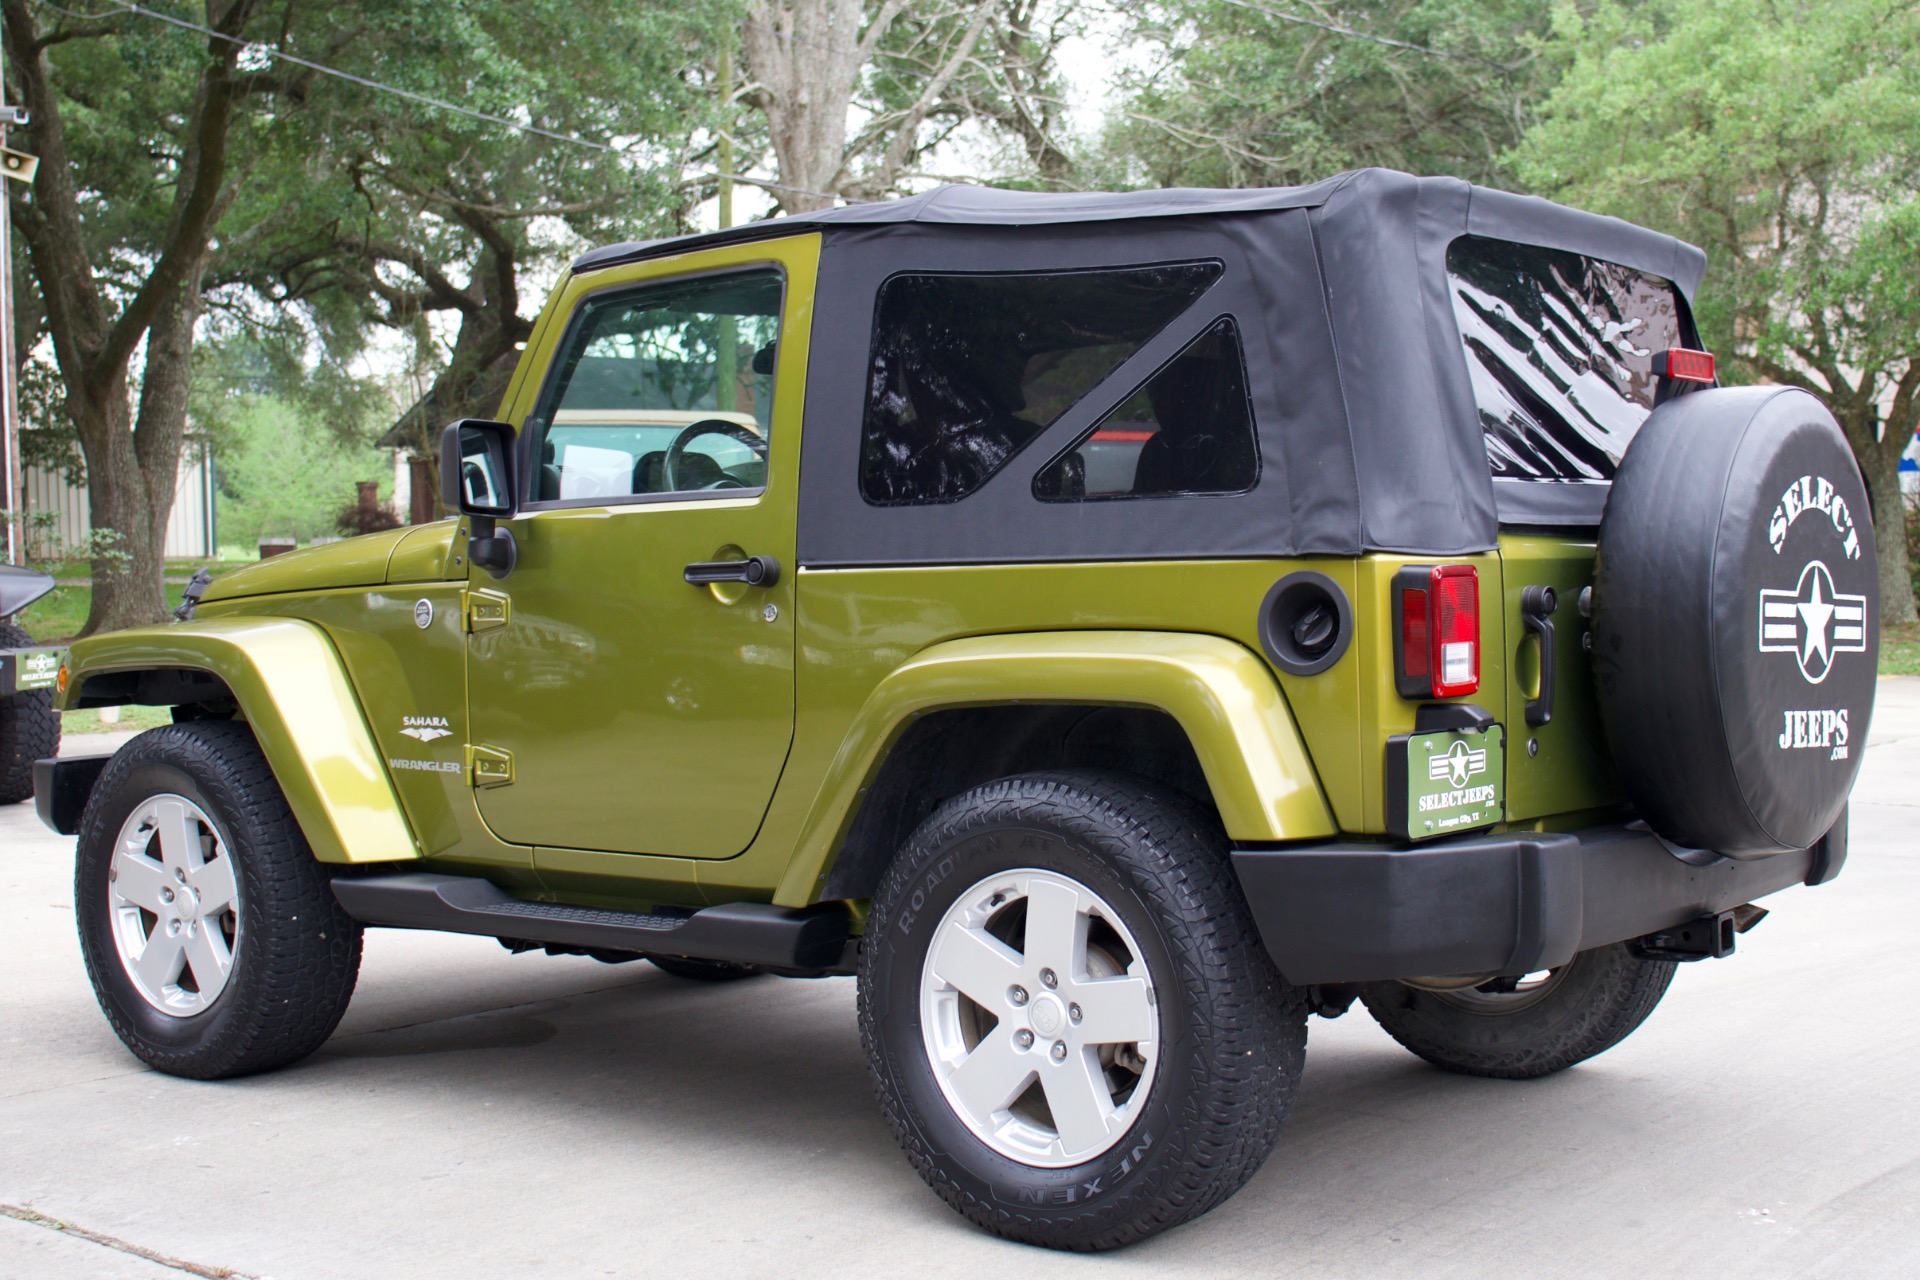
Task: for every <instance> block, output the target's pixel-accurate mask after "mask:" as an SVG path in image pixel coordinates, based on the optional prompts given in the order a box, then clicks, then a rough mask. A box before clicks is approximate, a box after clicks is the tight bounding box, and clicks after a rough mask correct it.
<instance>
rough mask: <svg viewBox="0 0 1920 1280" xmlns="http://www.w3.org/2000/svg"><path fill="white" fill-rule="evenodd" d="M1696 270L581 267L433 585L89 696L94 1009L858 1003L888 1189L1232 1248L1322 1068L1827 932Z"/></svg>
mask: <svg viewBox="0 0 1920 1280" xmlns="http://www.w3.org/2000/svg"><path fill="white" fill-rule="evenodd" d="M1703 267H1704V260H1703V257H1702V255H1701V254H1700V253H1699V251H1698V250H1696V249H1694V248H1692V247H1690V246H1688V245H1685V244H1682V243H1680V242H1677V241H1675V240H1673V239H1670V238H1668V237H1666V236H1663V235H1657V234H1654V233H1652V232H1649V231H1644V230H1641V229H1638V228H1636V227H1632V226H1629V225H1626V224H1624V223H1621V222H1618V221H1614V220H1611V219H1606V218H1599V217H1594V216H1590V215H1587V214H1583V213H1579V212H1576V211H1573V210H1569V209H1564V208H1560V207H1557V206H1554V205H1551V204H1547V203H1544V202H1542V201H1539V200H1533V199H1527V198H1521V197H1516V196H1512V195H1507V194H1502V193H1499V192H1494V191H1487V190H1481V189H1477V188H1474V187H1470V186H1468V185H1467V184H1465V183H1462V182H1458V181H1453V180H1449V179H1415V178H1411V177H1408V176H1406V175H1403V174H1397V173H1391V172H1384V171H1377V170H1375V171H1364V172H1357V173H1349V174H1345V175H1342V176H1339V177H1336V178H1333V179H1330V180H1328V181H1325V182H1322V183H1318V184H1316V185H1313V186H1308V187H1303V188H1299V189H1290V190H1268V191H1153V192H1138V193H1132V194H1123V195H1105V194H1093V195H1033V194H1020V193H1010V192H1001V191H990V190H977V189H968V188H953V187H948V188H942V189H940V190H937V191H934V192H931V193H929V194H926V195H922V196H918V197H915V198H912V199H907V200H900V201H895V202H891V203H885V204H872V205H859V206H854V207H851V208H844V209H835V210H831V211H827V212H822V213H817V214H809V215H804V216H799V217H791V218H783V219H779V220H777V221H769V222H762V223H756V224H753V225H751V226H745V227H737V228H734V229H731V230H727V231H722V232H718V233H714V234H708V235H697V236H690V237H685V238H681V239H677V240H670V241H663V242H654V243H645V244H627V245H619V246H615V247H611V248H606V249H601V250H597V251H595V252H592V253H589V254H587V255H585V256H584V257H582V258H581V259H579V260H578V261H577V262H576V263H575V264H574V267H573V269H572V271H571V273H570V274H569V275H568V276H567V277H566V278H565V279H564V280H563V281H562V282H561V284H560V286H559V288H558V289H557V290H556V291H555V293H554V295H553V298H552V300H551V301H550V302H549V303H548V304H547V307H546V310H545V311H544V313H543V314H542V315H541V317H540V319H539V321H538V323H537V326H536V328H535V330H534V334H533V337H532V339H531V340H530V341H529V343H528V344H527V350H526V353H525V356H524V357H523V358H522V360H521V362H520V365H519V369H518V372H517V373H516V374H515V376H514V380H513V382H512V384H511V386H510V387H509V389H508V391H507V392H506V395H505V400H504V403H503V405H502V407H501V410H500V416H501V421H498V422H493V421H475V420H468V421H462V422H457V423H455V424H453V425H452V426H450V427H448V428H447V432H446V436H445V441H444V444H443V449H442V460H443V473H444V474H443V477H442V483H443V488H444V497H445V501H446V503H447V506H448V508H449V509H457V510H458V511H459V513H460V514H459V516H458V518H457V519H451V520H446V521H442V522H440V523H438V524H433V525H428V526H424V527H418V528H410V529H401V530H395V531H393V532H391V533H385V534H376V535H373V536H370V537H364V538H359V539H356V540H353V541H351V542H347V543H343V544H340V545H337V546H330V547H326V548H323V549H317V550H311V551H306V552H302V553H299V554H294V555H287V556H284V557H280V558H277V559H275V560H272V561H270V562H267V563H264V564H261V565H259V566H257V567H253V568H249V569H247V570H245V571H242V572H237V573H233V574H230V575H228V576H226V577H223V578H221V579H220V580H219V581H218V582H217V583H215V584H213V585H212V586H211V587H206V588H204V591H203V592H202V593H200V598H199V600H198V604H197V610H196V611H194V612H193V613H192V617H191V619H190V620H189V621H186V622H183V623H181V624H180V625H174V626H168V627H160V628H151V629H145V630H139V631H131V632H124V633H120V634H115V635H109V636H103V637H97V638H94V639H90V640H85V641H82V642H79V643H77V644H75V645H73V647H72V650H71V653H70V654H69V655H68V656H67V658H66V660H65V664H64V666H63V668H62V670H61V675H60V692H59V695H58V697H59V699H60V705H61V706H63V707H69V708H71V707H97V706H105V705H110V704H115V703H127V702H131V703H142V704H149V705H157V706H171V707H172V708H173V709H174V711H173V715H174V720H175V723H174V724H173V725H171V726H169V727H165V728H161V729H156V730H153V731H151V732H149V733H146V734H144V735H142V736H141V737H139V738H137V739H135V740H133V741H132V742H130V743H129V744H128V745H126V746H125V747H123V748H122V749H121V750H120V751H119V752H118V753H117V754H115V755H113V756H112V757H111V758H110V759H92V760H88V759H65V760H59V761H46V762H43V763H41V764H40V765H39V766H38V768H37V773H36V799H37V803H38V805H39V809H40V812H41V814H42V816H43V817H44V818H45V820H46V821H47V822H48V823H49V824H50V825H52V826H53V827H54V828H55V829H56V830H59V831H62V832H69V833H77V834H78V836H79V842H78V850H79V852H78V872H77V876H76V893H77V896H78V919H79V927H80V936H81V941H82V945H83V949H84V952H85V956H86V962H87V965H88V968H89V970H90V972H91V974H92V977H93V981H94V984H95V986H96V989H97V991H98V993H99V999H100V1003H101V1006H102V1007H103V1008H104V1010H105V1011H106V1014H107V1017H108V1019H109V1020H110V1021H111V1022H112V1024H113V1026H114V1029H115V1030H116V1031H117V1032H118V1033H119V1035H120V1036H121V1038H122V1039H123V1040H125V1042H126V1043H127V1045H128V1047H129V1048H130V1049H132V1051H133V1052H134V1053H135V1054H137V1055H138V1056H139V1057H140V1058H142V1059H143V1060H145V1061H146V1062H148V1063H151V1064H152V1065H153V1066H154V1067H156V1068H158V1069H160V1070H162V1071H167V1072H171V1073H174V1074H177V1075H182V1076H190V1077H195V1078H212V1077H224V1076H233V1075H238V1074H241V1073H245V1072H254V1071H262V1070H267V1069H270V1068H274V1067H279V1066H284V1065H286V1064H288V1063H291V1062H294V1061H295V1060H297V1059H299V1058H301V1057H302V1056H304V1055H306V1054H308V1053H311V1052H312V1051H313V1050H314V1049H315V1048H316V1047H317V1046H319V1045H320V1044H321V1043H322V1042H323V1041H324V1040H325V1039H326V1038H327V1036H328V1035H329V1033H330V1032H331V1031H332V1029H333V1028H334V1026H335V1025H336V1023H337V1021H338V1019H339V1018H340V1016H341V1013H342V1010H343V1009H344V1008H345V1006H346V1004H347V1001H348V998H349V996H350V995H351V993H352V990H353V985H354V978H355V973H356V968H357V965H358V963H359V956H360V937H361V929H362V927H363V926H384V927H390V928H391V927H398V928H412V929H437V930H450V931H455V932H461V933H470V934H480V935H484V936H489V937H495V938H498V939H499V940H500V941H501V942H502V943H503V944H504V945H505V946H507V947H508V948H510V949H512V950H514V951H525V950H536V949H545V950H547V951H549V952H558V953H565V954H586V955H590V956H594V957H597V958H599V959H603V960H607V961H613V962H617V961H626V960H634V959H638V958H640V957H645V958H646V959H648V960H650V961H652V962H653V963H654V964H656V965H658V966H659V967H660V968H662V969H664V970H666V971H667V972H668V973H670V974H674V975H678V976H680V977H685V978H693V979H704V980H723V979H729V978H735V977H740V976H743V975H746V974H751V973H776V974H785V975H789V976H796V977H806V976H818V975H827V974H858V992H859V1018H860V1027H861V1035H862V1039H863V1042H864V1044H865V1047H866V1052H867V1055H868V1058H869V1060H870V1062H871V1064H872V1071H873V1080H874V1085H875V1089H876V1091H877V1093H878V1095H879V1099H880V1103H881V1106H882V1108H883V1109H884V1110H885V1113H886V1115H887V1118H888V1120H889V1122H890V1123H891V1125H892V1127H893V1129H894V1131H895V1133H896V1134H897V1135H898V1137H899V1140H900V1143H901V1145H902V1146H903V1147H904V1148H905V1150H906V1153H907V1156H908V1158H909V1159H910V1160H911V1162H912V1163H913V1165H914V1167H915V1168H916V1169H918V1170H919V1172H920V1174H921V1175H922V1176H923V1177H924V1178H925V1179H926V1180H927V1182H928V1183H929V1184H931V1185H932V1187H933V1188H934V1189H935V1190H936V1191H937V1192H938V1193H939V1194H940V1195H941V1196H942V1197H943V1198H944V1199H946V1200H947V1201H948V1202H949V1203H950V1204H952V1205H953V1206H954V1207H955V1208H956V1209H958V1210H959V1211H960V1212H962V1213H964V1214H965V1215H966V1216H968V1217H969V1218H971V1219H972V1220H974V1221H975V1222H977V1223H979V1224H980V1225H982V1226H984V1227H986V1228H988V1229H989V1230H991V1231H994V1232H998V1233H1000V1234H1002V1235H1005V1236H1008V1237H1011V1238H1013V1239H1016V1240H1023V1241H1029V1242H1032V1243H1036V1244H1042V1245H1049V1246H1055V1247H1060V1248H1071V1249H1100V1248H1107V1247H1111V1246H1115V1245H1120V1244H1125V1243H1127V1242H1129V1241H1134V1240H1139V1239H1142V1238H1143V1237H1146V1236H1149V1235H1151V1234H1153V1233H1155V1232H1157V1231H1160V1230H1163V1229H1165V1228H1167V1227H1169V1226H1173V1225H1176V1224H1178V1223H1181V1222H1184V1221H1186V1220H1189V1219H1191V1218H1194V1217H1196V1216H1198V1215H1199V1214H1202V1213H1205V1212H1206V1211H1207V1210H1208V1209H1210V1208H1212V1207H1213V1206H1215V1205H1217V1204H1219V1203H1220V1202H1221V1201H1222V1200H1224V1199H1225V1198H1227V1197H1228V1196H1230V1195H1231V1194H1232V1193H1233V1192H1234V1191H1235V1190H1236V1189H1237V1188H1239V1187H1240V1186H1241V1185H1242V1184H1243V1183H1245V1182H1246V1180H1247V1179H1248V1178H1249V1177H1251V1176H1252V1174H1253V1173H1254V1171H1255V1170H1256V1169H1257V1168H1258V1167H1259V1166H1260V1164H1261V1162H1262V1161H1263V1160H1264V1159H1265V1158H1266V1156H1267V1154H1268V1152H1269V1151H1270V1150H1271V1149H1272V1147H1273V1145H1274V1143H1275V1141H1276V1140H1277V1138H1278V1136H1279V1133H1280V1128H1281V1125H1282V1122H1283V1121H1284V1119H1285V1118H1286V1115H1287V1112H1288V1109H1289V1106H1290V1104H1291V1101H1292V1099H1293V1096H1294V1093H1295V1089H1296V1087H1297V1085H1298V1082H1299V1078H1300V1071H1301V1066H1302V1059H1303V1054H1304V1051H1305V1047H1306V1019H1307V1016H1308V1014H1309V1013H1318V1014H1321V1015H1324V1016H1335V1015H1338V1014H1340V1013H1341V1012H1343V1011H1345V1010H1346V1009H1347V1008H1348V1007H1349V1006H1350V1005H1351V1004H1352V1003H1353V1002H1354V1001H1355V1000H1359V1001H1361V1002H1363V1003H1364V1005H1365V1007H1366V1008H1367V1010H1368V1011H1369V1012H1370V1013H1371V1014H1372V1016H1373V1017H1375V1018H1376V1019H1378V1020H1379V1022H1380V1024H1381V1025H1382V1026H1383V1027H1385V1028H1386V1030H1387V1031H1388V1032H1389V1033H1390V1034H1391V1035H1392V1036H1393V1037H1394V1038H1395V1039H1397V1040H1398V1041H1399V1042H1400V1043H1401V1044H1403V1045H1405V1046H1406V1047H1407V1048H1408V1049H1410V1050H1411V1051H1412V1052H1414V1053H1416V1054H1418V1055H1420V1056H1421V1057H1422V1058H1424V1059H1426V1060H1427V1061H1429V1062H1431V1063H1433V1064H1435V1065H1436V1066H1439V1067H1442V1068H1445V1069H1447V1070H1451V1071H1461V1072H1467V1073H1471V1074H1476V1075H1485V1076H1500V1077H1529V1076H1539V1075H1543V1074H1545V1073H1548V1072H1553V1071H1560V1070H1563V1069H1565V1068H1567V1067H1569V1066H1571V1065H1573V1064H1574V1063H1577V1062H1580V1061H1582V1060H1584V1059H1586V1058H1589V1057H1592V1056H1593V1055H1595V1054H1597V1053H1600V1052H1603V1051H1604V1050H1606V1049H1607V1048H1609V1047H1611V1046H1612V1045H1614V1044H1617V1043H1619V1041H1620V1040H1621V1039H1622V1038H1624V1037H1625V1036H1627V1035H1628V1034H1630V1033H1631V1032H1632V1031H1633V1030H1634V1028H1635V1027H1636V1026H1638V1025H1639V1023H1640V1022H1641V1021H1642V1020H1643V1019H1645V1018H1646V1016H1647V1015H1648V1013H1649V1012H1651V1010H1652V1009H1653V1007H1654V1005H1655V1004H1656V1003H1657V1002H1658V1001H1659V999H1660V997H1661V995H1662V994H1663V992H1664V991H1665V989H1666V987H1667V985H1668V983H1669V982H1670V981H1671V980H1672V977H1673V973H1674V970H1675V967H1676V964H1677V962H1680V961H1687V960H1697V959H1702V958H1705V957H1717V956H1724V955H1726V954H1728V953H1729V952H1731V951H1732V950H1733V947H1734V938H1735V934H1736V933H1738V932H1741V931H1743V930H1745V929H1746V928H1748V927H1750V926H1751V925H1752V924H1753V923H1755V922H1756V921H1757V920H1758V919H1759V918H1760V917H1761V916H1762V915H1763V914H1764V912H1763V911H1762V910H1761V908H1759V907H1757V906H1755V905H1753V904H1754V903H1755V902H1756V901H1757V900H1759V899H1761V898H1763V897H1765V896H1766V895H1769V894H1772V893H1774V892H1775V891H1777V890H1780V889H1784V888H1786V887H1788V886H1790V885H1798V884H1820V883H1822V882H1824V881H1826V880H1828V879H1830V878H1831V877H1832V876H1834V875H1835V873H1836V872H1837V871H1838V870H1839V869H1840V866H1841V863H1842V861H1843V860H1844V858H1845V854H1846V823H1845V806H1846V801H1847V796H1848V792H1849V790H1850V788H1851V786H1852V783H1853V779H1854V775H1855V771H1856V770H1857V768H1858V766H1859V754H1858V749H1859V744H1861V743H1862V742H1864V741H1865V738H1866V731H1867V721H1868V717H1869V715H1870V714H1871V710H1872V703H1873V692H1874V667H1875V646H1876V639H1877V635H1878V622H1879V620H1878V616H1877V610H1876V599H1875V583H1876V581H1877V579H1876V573H1875V567H1874V558H1873V538H1872V536H1871V529H1870V527H1869V526H1868V523H1867V521H1868V519H1869V512H1868V508H1867V501H1866V496H1865V492H1864V489H1863V486H1862V484H1861V481H1860V477H1859V474H1858V472H1857V470H1856V468H1855V465H1854V463H1853V461H1852V460H1851V457H1850V455H1849V453H1848V450H1847V447H1846V444H1845V443H1844V441H1843V439H1842V437H1841V434H1840V432H1839V430H1838V429H1837V427H1836V426H1835V424H1834V422H1833V420H1832V418H1831V417H1830V416H1829V415H1828V414H1827V412H1826V411H1825V409H1823V408H1822V406H1821V405H1820V404H1819V403H1818V402H1817V401H1816V400H1815V399H1814V398H1813V397H1811V396H1809V395H1806V394H1804V393H1802V392H1799V391H1794V390H1788V389H1784V388H1779V387H1758V388H1746V389H1724V390H1723V389H1717V388H1715V387H1713V386H1712V383H1713V377H1714V375H1713V370H1712V358H1711V356H1709V355H1707V354H1706V353H1704V352H1702V351H1700V350H1698V347H1699V341H1698V339H1697V337H1696V335H1695V331H1694V326H1693V321H1692V319H1691V315H1690V311H1689V299H1690V297H1691V296H1692V294H1693V291H1694V289H1695V287H1696V286H1697V284H1698V282H1699V279H1700V275H1701V272H1702V269H1703Z"/></svg>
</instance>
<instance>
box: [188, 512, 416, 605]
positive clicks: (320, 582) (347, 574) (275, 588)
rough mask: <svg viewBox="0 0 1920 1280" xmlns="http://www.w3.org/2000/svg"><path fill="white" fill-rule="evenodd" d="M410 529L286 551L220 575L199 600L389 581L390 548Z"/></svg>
mask: <svg viewBox="0 0 1920 1280" xmlns="http://www.w3.org/2000/svg"><path fill="white" fill-rule="evenodd" d="M415 532H416V531H415V530H413V529H389V530H387V531H386V532H385V533H369V534H366V535H364V536H362V537H358V538H348V539H346V540H345V541H342V542H329V543H326V544H325V545H323V546H318V547H306V548H304V549H302V550H299V551H289V552H286V553H285V554H284V555H277V556H275V557H273V558H272V559H271V560H262V561H261V562H260V563H259V564H250V565H248V566H247V567H246V568H244V569H235V570H234V571H233V572H232V573H226V574H222V575H221V576H219V577H218V578H215V579H214V580H213V581H212V582H211V583H209V584H208V586H207V590H206V594H205V595H203V596H202V597H201V600H202V601H203V602H209V603H210V602H212V601H216V600H235V599H239V598H240V597H242V596H263V595H275V594H278V593H281V592H287V591H323V590H326V589H328V588H331V587H370V586H377V585H379V584H380V583H382V582H385V581H386V580H387V562H388V561H389V560H390V559H391V558H392V556H393V549H394V548H395V547H397V546H398V545H399V544H400V543H401V542H402V541H404V540H405V539H407V538H408V537H410V536H412V535H413V534H414V533H415Z"/></svg>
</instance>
